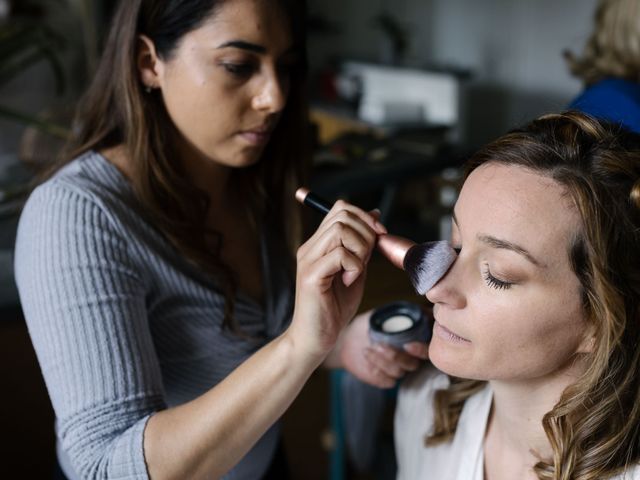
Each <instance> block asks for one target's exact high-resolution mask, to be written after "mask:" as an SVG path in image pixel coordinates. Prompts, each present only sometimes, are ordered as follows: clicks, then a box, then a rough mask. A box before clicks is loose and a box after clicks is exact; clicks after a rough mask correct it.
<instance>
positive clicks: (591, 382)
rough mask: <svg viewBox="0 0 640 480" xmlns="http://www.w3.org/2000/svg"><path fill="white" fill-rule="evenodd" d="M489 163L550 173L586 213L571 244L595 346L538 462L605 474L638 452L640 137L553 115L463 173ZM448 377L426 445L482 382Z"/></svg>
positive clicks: (565, 475) (567, 471) (552, 475)
mask: <svg viewBox="0 0 640 480" xmlns="http://www.w3.org/2000/svg"><path fill="white" fill-rule="evenodd" d="M490 162H494V163H499V164H503V165H514V166H519V167H524V168H527V169H530V170H532V171H533V172H535V173H538V174H541V175H544V176H546V177H549V178H552V179H553V180H555V181H556V182H558V183H559V184H560V185H562V186H563V187H564V188H565V190H566V192H567V195H568V196H569V198H571V199H572V201H573V203H574V204H575V205H576V208H577V211H578V212H579V216H580V219H581V228H580V231H579V232H576V236H575V238H574V239H573V241H572V242H571V244H570V245H567V247H566V248H567V255H568V257H569V259H570V262H571V266H572V269H573V271H574V273H575V274H576V276H577V277H578V279H579V280H580V284H581V288H582V297H583V305H584V311H585V315H586V318H587V319H588V322H589V323H590V325H592V327H593V332H594V348H593V352H591V353H589V354H587V355H588V356H589V358H587V360H586V365H588V368H587V371H586V372H585V373H584V375H582V376H581V377H580V378H579V379H578V381H576V382H575V383H574V384H572V385H571V386H569V387H568V388H566V389H565V391H564V392H563V394H562V396H561V398H560V401H559V402H558V404H557V405H555V407H554V408H553V410H551V411H550V412H548V413H547V414H546V415H545V416H544V418H543V422H542V423H543V427H544V430H545V432H546V434H547V437H548V439H549V442H550V444H551V447H552V450H553V458H552V459H542V460H541V461H540V462H539V463H538V464H537V465H536V466H535V471H536V473H537V475H538V477H539V478H540V479H548V480H551V479H553V480H570V479H580V480H596V479H602V478H608V477H609V476H611V475H613V474H615V473H616V472H619V471H621V470H623V469H625V468H626V467H628V466H631V465H633V464H635V463H637V462H638V461H639V460H640V432H639V429H640V348H638V346H639V345H640V136H639V135H637V134H634V133H631V132H627V131H624V130H622V128H621V127H620V126H617V125H613V124H609V123H601V122H599V121H597V120H595V119H593V118H591V117H589V116H587V115H584V114H582V113H578V112H566V113H563V114H554V115H547V116H544V117H541V118H539V119H537V120H534V121H533V122H531V123H530V124H528V125H527V126H525V127H523V128H521V129H518V130H514V131H512V132H510V133H509V134H507V135H505V136H503V137H501V138H499V139H498V140H496V141H494V142H492V143H490V144H489V145H487V146H485V147H484V148H482V149H481V150H480V151H478V152H477V153H476V154H475V155H474V156H473V157H472V158H471V159H470V161H469V162H468V165H467V176H468V175H469V174H470V173H471V172H472V171H473V170H475V169H476V168H478V167H479V166H480V165H483V164H485V163H490ZM451 380H452V381H451V386H450V387H449V388H448V389H446V390H440V391H438V392H436V396H435V429H434V431H433V432H432V433H431V435H430V436H429V437H428V438H427V439H426V443H427V445H435V444H438V443H441V442H445V441H448V440H450V439H451V438H452V436H453V434H454V433H455V429H456V426H457V422H458V418H459V415H460V412H461V410H462V407H463V406H464V403H465V400H466V399H467V398H468V397H470V396H471V395H473V394H474V393H475V392H477V391H478V390H479V389H481V388H482V387H483V382H479V381H474V380H464V379H453V378H452V379H451Z"/></svg>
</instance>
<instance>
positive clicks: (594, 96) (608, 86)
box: [570, 78, 640, 108]
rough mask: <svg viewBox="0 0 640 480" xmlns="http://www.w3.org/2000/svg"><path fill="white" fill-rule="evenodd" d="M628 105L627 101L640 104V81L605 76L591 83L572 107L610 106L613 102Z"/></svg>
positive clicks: (572, 103) (574, 101)
mask: <svg viewBox="0 0 640 480" xmlns="http://www.w3.org/2000/svg"><path fill="white" fill-rule="evenodd" d="M612 102H613V103H616V104H617V103H620V104H621V105H626V104H627V102H632V103H635V104H640V83H635V82H630V81H628V80H623V79H620V78H605V79H603V80H600V81H599V82H596V83H594V84H593V85H589V86H588V87H587V88H585V89H584V91H583V92H582V93H581V94H580V95H579V96H578V97H576V98H575V100H573V101H572V102H571V105H570V107H571V108H581V107H598V106H600V107H602V108H605V107H609V108H611V103H612Z"/></svg>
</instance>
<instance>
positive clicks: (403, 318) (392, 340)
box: [369, 302, 431, 349]
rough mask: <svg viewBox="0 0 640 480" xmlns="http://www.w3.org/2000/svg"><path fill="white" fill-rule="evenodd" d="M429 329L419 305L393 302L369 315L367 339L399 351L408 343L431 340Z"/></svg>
mask: <svg viewBox="0 0 640 480" xmlns="http://www.w3.org/2000/svg"><path fill="white" fill-rule="evenodd" d="M430 327H431V326H430V325H429V322H428V321H427V316H426V315H425V313H424V312H423V311H422V308H421V307H420V305H418V304H415V303H411V302H394V303H389V304H387V305H384V306H382V307H380V308H378V309H376V310H374V312H373V313H372V314H371V318H370V319H369V338H370V339H371V342H372V343H386V344H388V345H391V346H392V347H396V348H400V349H401V348H402V346H403V345H404V344H405V343H408V342H428V341H429V340H431V328H430Z"/></svg>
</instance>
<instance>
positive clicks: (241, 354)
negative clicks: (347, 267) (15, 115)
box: [15, 152, 293, 480]
mask: <svg viewBox="0 0 640 480" xmlns="http://www.w3.org/2000/svg"><path fill="white" fill-rule="evenodd" d="M282 244H283V242H281V241H280V239H278V238H277V237H275V236H272V233H271V232H268V231H265V232H261V257H262V268H263V271H262V274H263V278H262V280H263V285H264V286H265V290H266V292H267V293H266V295H265V298H264V302H263V303H262V304H261V303H259V302H257V301H255V300H253V299H251V298H250V297H249V296H247V295H245V294H243V292H238V296H237V298H236V308H235V317H236V320H237V322H238V324H239V325H240V326H241V328H242V329H243V330H244V332H245V333H246V334H247V336H246V337H241V336H238V335H233V334H231V333H230V332H229V331H227V330H225V329H224V328H223V325H222V320H223V312H224V302H225V300H224V296H223V295H222V294H221V291H220V289H219V288H218V287H217V285H216V282H215V279H213V278H211V277H210V276H209V275H207V274H206V273H205V272H203V271H201V270H199V269H198V268H196V267H195V266H194V265H193V264H192V263H190V262H189V261H188V260H187V259H186V258H184V256H183V255H181V254H180V252H178V251H177V250H176V249H175V248H174V247H173V246H172V245H171V244H170V243H169V242H168V241H167V240H166V238H165V237H164V236H163V235H162V234H161V232H159V231H158V230H157V229H156V228H155V227H154V225H153V224H152V223H150V222H149V221H148V217H147V215H146V213H145V210H144V208H143V207H142V206H141V205H140V203H139V202H138V201H137V198H136V196H135V195H134V193H133V190H132V188H131V186H130V184H129V182H128V181H127V179H126V178H125V177H124V176H122V174H121V173H120V172H119V171H118V170H117V169H116V168H115V167H114V166H113V165H112V164H111V163H109V162H108V161H107V160H106V159H105V158H104V157H103V156H101V155H100V154H98V153H96V152H87V153H86V154H84V155H82V156H80V157H78V158H76V159H74V160H73V161H72V162H70V163H69V164H68V165H67V166H65V167H64V168H63V169H61V170H60V171H59V172H57V173H56V174H55V176H54V177H52V178H51V179H49V180H48V181H47V182H45V183H44V184H42V185H41V186H40V187H38V188H37V189H36V190H35V191H34V192H33V194H32V195H31V197H30V198H29V200H28V201H27V204H26V206H25V208H24V211H23V213H22V216H21V218H20V223H19V226H18V237H17V240H16V252H15V276H16V281H17V284H18V291H19V294H20V300H21V302H22V308H23V311H24V316H25V319H26V321H27V325H28V327H29V333H30V335H31V339H32V341H33V345H34V348H35V350H36V354H37V355H38V361H39V363H40V367H41V369H42V373H43V376H44V379H45V382H46V384H47V388H48V390H49V395H50V397H51V401H52V404H53V407H54V410H55V413H56V434H57V439H58V445H57V446H58V459H59V461H60V464H61V466H62V468H63V470H64V472H65V473H66V474H67V476H68V477H69V479H70V480H80V479H103V478H109V479H121V478H127V479H134V478H135V479H138V478H147V472H146V468H145V462H144V458H143V453H144V452H143V434H144V427H145V425H146V422H147V420H148V418H149V416H150V415H151V414H153V413H154V412H156V411H158V410H160V409H163V408H171V407H174V406H176V405H180V404H182V403H185V402H188V401H190V400H193V399H194V398H197V397H198V396H200V395H202V394H204V393H205V392H207V391H209V390H210V389H211V388H213V387H215V386H216V385H217V384H218V383H219V382H221V381H222V380H223V379H224V378H226V377H227V375H229V373H231V372H232V371H233V370H234V369H235V368H237V367H238V365H240V364H241V363H242V362H243V361H244V360H246V359H247V358H248V357H249V356H250V355H251V354H253V353H254V352H255V351H256V350H257V349H259V348H260V347H262V346H263V345H264V344H266V343H267V342H268V341H269V340H270V339H271V338H274V337H275V336H277V335H279V334H280V333H281V332H282V331H283V330H284V329H285V328H286V326H287V325H288V323H289V321H290V318H291V316H290V315H291V311H292V306H293V296H292V291H293V282H292V279H291V276H290V272H289V270H288V269H285V268H283V263H284V262H283V260H284V259H285V258H286V254H285V253H283V251H282V247H281V245H282ZM271 259H275V260H274V261H273V262H272V261H271ZM277 441H278V426H277V425H276V426H274V428H271V429H270V430H269V431H268V432H267V433H266V434H265V435H264V436H263V437H262V438H261V439H260V440H258V442H256V444H255V446H254V447H253V448H252V449H251V450H250V451H249V452H248V453H247V455H246V456H245V457H244V458H243V459H242V460H241V461H240V463H239V464H238V465H236V466H235V467H234V468H233V469H232V470H231V471H230V472H228V473H227V474H226V475H225V477H224V480H236V479H243V480H254V479H257V478H262V476H263V475H264V473H265V472H266V470H267V468H268V466H269V463H270V461H271V458H272V456H273V453H274V451H275V446H276V443H277Z"/></svg>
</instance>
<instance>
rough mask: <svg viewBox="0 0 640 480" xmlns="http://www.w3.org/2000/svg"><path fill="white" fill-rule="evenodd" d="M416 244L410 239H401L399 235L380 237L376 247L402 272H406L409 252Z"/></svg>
mask: <svg viewBox="0 0 640 480" xmlns="http://www.w3.org/2000/svg"><path fill="white" fill-rule="evenodd" d="M415 244H416V243H415V242H413V241H411V240H409V239H408V238H404V237H399V236H397V235H389V234H385V235H378V243H377V244H376V247H377V248H378V251H379V252H380V253H382V254H383V255H384V256H385V257H387V258H388V259H389V261H390V262H391V263H393V264H394V265H395V266H396V267H398V268H399V269H400V270H404V259H405V257H406V256H407V252H408V251H409V249H410V248H411V247H413V246H414V245H415Z"/></svg>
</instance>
